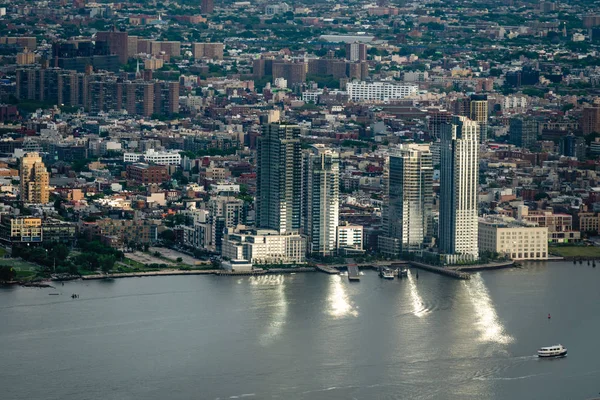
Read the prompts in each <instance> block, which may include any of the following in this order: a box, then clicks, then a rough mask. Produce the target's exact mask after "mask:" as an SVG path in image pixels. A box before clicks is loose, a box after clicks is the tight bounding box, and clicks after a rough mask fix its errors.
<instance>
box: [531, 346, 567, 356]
mask: <svg viewBox="0 0 600 400" xmlns="http://www.w3.org/2000/svg"><path fill="white" fill-rule="evenodd" d="M566 355H567V348H566V347H563V345H562V344H557V345H554V346H550V347H542V348H541V349H539V350H538V357H564V356H566Z"/></svg>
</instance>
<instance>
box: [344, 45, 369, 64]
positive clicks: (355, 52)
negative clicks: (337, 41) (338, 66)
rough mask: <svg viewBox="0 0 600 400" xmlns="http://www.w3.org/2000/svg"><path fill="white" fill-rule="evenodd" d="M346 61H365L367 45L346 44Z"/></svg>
mask: <svg viewBox="0 0 600 400" xmlns="http://www.w3.org/2000/svg"><path fill="white" fill-rule="evenodd" d="M346 59H347V60H349V61H366V60H367V45H366V44H364V43H346Z"/></svg>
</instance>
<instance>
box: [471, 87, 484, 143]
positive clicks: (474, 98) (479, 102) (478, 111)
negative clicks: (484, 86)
mask: <svg viewBox="0 0 600 400" xmlns="http://www.w3.org/2000/svg"><path fill="white" fill-rule="evenodd" d="M469 104H470V111H471V112H470V115H471V116H470V118H471V120H473V121H475V122H477V124H478V125H479V141H480V142H481V143H485V142H487V127H488V99H487V95H485V94H474V95H471V101H470V103H469Z"/></svg>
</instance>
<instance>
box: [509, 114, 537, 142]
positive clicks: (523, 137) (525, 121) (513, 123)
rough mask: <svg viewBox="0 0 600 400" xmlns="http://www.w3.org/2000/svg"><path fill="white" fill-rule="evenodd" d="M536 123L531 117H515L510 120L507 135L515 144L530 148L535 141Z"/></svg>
mask: <svg viewBox="0 0 600 400" xmlns="http://www.w3.org/2000/svg"><path fill="white" fill-rule="evenodd" d="M537 134H538V124H537V121H536V120H534V119H531V118H523V117H517V118H513V119H511V120H510V130H509V137H510V142H511V143H512V144H514V145H515V146H519V147H523V148H526V149H531V147H532V146H533V145H534V144H535V142H536V141H537Z"/></svg>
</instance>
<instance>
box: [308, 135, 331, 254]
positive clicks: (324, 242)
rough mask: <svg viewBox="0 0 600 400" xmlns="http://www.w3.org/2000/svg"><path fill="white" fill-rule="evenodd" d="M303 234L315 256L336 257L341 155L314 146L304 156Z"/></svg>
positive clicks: (320, 146) (319, 146)
mask: <svg viewBox="0 0 600 400" xmlns="http://www.w3.org/2000/svg"><path fill="white" fill-rule="evenodd" d="M303 174H304V178H303V208H304V213H303V214H304V222H303V226H304V231H305V233H306V235H307V236H308V246H309V247H308V249H309V252H310V253H312V254H318V255H321V256H330V255H333V254H334V253H335V251H336V233H337V226H338V216H339V208H340V199H339V188H340V160H339V154H338V153H336V152H335V151H332V150H331V149H328V148H326V147H325V146H324V145H314V146H313V147H312V148H311V149H310V150H309V151H307V152H306V153H305V154H304V169H303Z"/></svg>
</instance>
